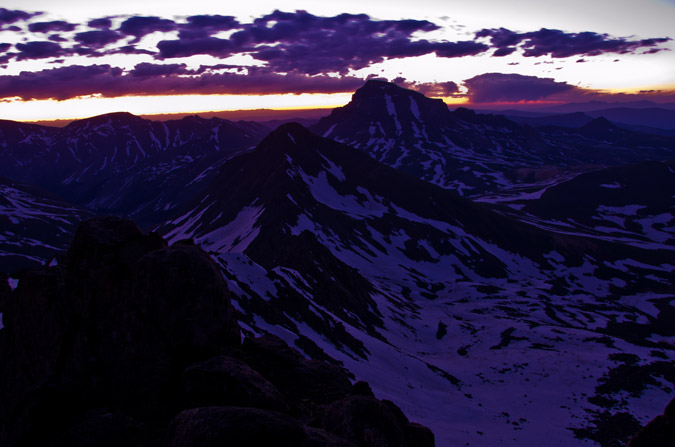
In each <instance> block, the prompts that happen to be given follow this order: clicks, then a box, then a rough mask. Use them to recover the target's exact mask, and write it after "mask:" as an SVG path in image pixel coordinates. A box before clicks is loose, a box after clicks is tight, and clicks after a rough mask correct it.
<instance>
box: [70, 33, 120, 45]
mask: <svg viewBox="0 0 675 447" xmlns="http://www.w3.org/2000/svg"><path fill="white" fill-rule="evenodd" d="M122 37H123V36H122V35H121V34H119V33H118V32H116V31H112V30H109V29H103V30H97V31H85V32H82V33H77V34H75V36H74V39H75V41H77V42H79V43H80V44H82V45H88V46H90V47H93V48H101V47H104V46H106V45H108V44H111V43H114V42H117V41H118V40H120V39H122Z"/></svg>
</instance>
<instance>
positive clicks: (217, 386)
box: [182, 355, 288, 412]
mask: <svg viewBox="0 0 675 447" xmlns="http://www.w3.org/2000/svg"><path fill="white" fill-rule="evenodd" d="M182 384H183V392H184V394H185V403H186V406H187V407H204V406H210V405H218V406H237V407H255V408H262V409H267V410H276V411H280V412H286V411H288V405H287V404H286V403H285V402H284V400H283V397H282V396H281V393H280V392H279V390H277V388H276V387H275V386H274V385H272V384H271V383H270V382H268V381H267V380H266V379H265V378H264V377H262V376H261V375H260V374H258V373H257V372H256V371H254V370H253V369H251V367H250V366H248V365H247V364H246V363H244V362H242V361H240V360H237V359H235V358H232V357H228V356H225V355H220V356H218V357H214V358H212V359H209V360H206V361H204V362H201V363H197V364H195V365H192V366H190V367H189V368H187V369H186V370H185V372H184V373H183V377H182Z"/></svg>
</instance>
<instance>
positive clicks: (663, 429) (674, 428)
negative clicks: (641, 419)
mask: <svg viewBox="0 0 675 447" xmlns="http://www.w3.org/2000/svg"><path fill="white" fill-rule="evenodd" d="M626 447H675V398H674V399H673V400H671V401H670V403H669V404H668V406H667V407H666V410H665V411H664V413H663V414H662V415H661V416H656V417H655V418H654V419H652V420H651V421H650V422H649V423H648V424H647V425H645V426H644V427H643V428H642V430H640V431H639V432H637V433H636V435H635V436H633V439H631V440H630V441H629V442H628V444H627V446H626Z"/></svg>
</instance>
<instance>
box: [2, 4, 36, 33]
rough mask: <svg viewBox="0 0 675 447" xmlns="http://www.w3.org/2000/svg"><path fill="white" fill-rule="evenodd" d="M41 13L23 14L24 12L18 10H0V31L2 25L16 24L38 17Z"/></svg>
mask: <svg viewBox="0 0 675 447" xmlns="http://www.w3.org/2000/svg"><path fill="white" fill-rule="evenodd" d="M40 14H42V13H40V12H33V13H29V12H25V11H19V10H11V9H5V8H0V29H2V26H3V25H9V24H10V23H16V22H19V21H23V20H28V19H30V18H31V17H34V16H37V15H40Z"/></svg>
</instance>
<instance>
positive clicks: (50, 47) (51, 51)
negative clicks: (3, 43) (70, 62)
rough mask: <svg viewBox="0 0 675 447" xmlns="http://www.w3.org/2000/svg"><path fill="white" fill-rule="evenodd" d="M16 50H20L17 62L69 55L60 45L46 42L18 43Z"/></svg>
mask: <svg viewBox="0 0 675 447" xmlns="http://www.w3.org/2000/svg"><path fill="white" fill-rule="evenodd" d="M16 49H17V50H19V54H18V56H17V60H24V59H44V58H48V57H58V56H63V55H64V54H67V53H68V52H67V51H65V50H64V49H63V48H62V47H61V45H59V44H58V43H55V42H46V41H37V42H26V43H17V44H16Z"/></svg>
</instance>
